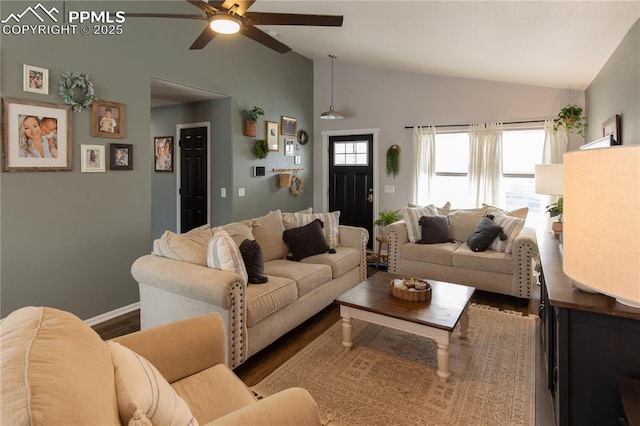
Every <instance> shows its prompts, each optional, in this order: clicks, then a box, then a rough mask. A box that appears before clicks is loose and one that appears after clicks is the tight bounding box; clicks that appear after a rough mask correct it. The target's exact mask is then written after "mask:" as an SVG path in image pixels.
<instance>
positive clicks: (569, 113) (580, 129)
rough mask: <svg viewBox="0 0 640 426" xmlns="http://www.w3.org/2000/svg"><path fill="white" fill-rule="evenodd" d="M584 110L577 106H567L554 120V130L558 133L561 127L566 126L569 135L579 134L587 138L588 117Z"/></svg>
mask: <svg viewBox="0 0 640 426" xmlns="http://www.w3.org/2000/svg"><path fill="white" fill-rule="evenodd" d="M583 112H584V110H583V109H582V108H581V107H579V106H577V105H567V106H566V107H564V108H562V109H561V110H560V112H559V113H558V117H557V118H554V119H553V130H554V131H556V132H557V131H558V129H559V128H560V126H564V127H565V128H566V129H567V132H569V133H577V134H578V135H580V136H582V137H583V138H584V137H585V132H586V131H587V117H586V116H585V115H584V114H583Z"/></svg>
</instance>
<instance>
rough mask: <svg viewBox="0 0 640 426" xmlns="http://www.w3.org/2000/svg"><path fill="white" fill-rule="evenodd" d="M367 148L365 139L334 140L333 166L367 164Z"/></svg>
mask: <svg viewBox="0 0 640 426" xmlns="http://www.w3.org/2000/svg"><path fill="white" fill-rule="evenodd" d="M368 149H369V144H368V143H367V141H355V142H354V141H352V142H334V144H333V164H334V165H335V166H368V165H369V153H368Z"/></svg>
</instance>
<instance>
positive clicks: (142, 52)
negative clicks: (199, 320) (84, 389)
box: [0, 1, 313, 318]
mask: <svg viewBox="0 0 640 426" xmlns="http://www.w3.org/2000/svg"><path fill="white" fill-rule="evenodd" d="M28 5H32V3H29V2H5V1H2V5H1V6H0V7H1V9H0V15H1V17H2V19H4V18H5V17H7V16H8V15H9V13H11V12H15V13H20V12H22V11H23V10H24V9H25V7H26V6H28ZM45 5H46V6H47V7H51V6H54V5H55V6H56V7H57V8H58V9H59V10H60V11H65V13H68V12H69V11H71V10H88V11H101V10H107V8H108V10H109V11H112V12H114V11H117V10H125V11H128V12H149V11H153V12H163V13H186V14H193V13H198V10H197V9H196V8H195V7H193V6H191V5H189V4H188V3H186V2H183V1H171V2H167V1H157V2H156V1H153V2H152V1H146V2H66V3H64V4H63V2H46V3H45ZM61 14H62V12H61ZM29 19H31V22H30V23H34V24H35V23H38V22H35V21H34V19H35V18H32V17H31V18H30V17H29V16H25V18H24V21H23V22H21V23H26V22H27V21H28V20H29ZM61 21H62V20H61ZM122 27H123V30H124V33H123V34H122V35H95V36H94V35H81V34H75V35H72V34H66V35H31V34H20V35H4V34H3V35H2V36H1V37H2V40H1V46H2V48H1V68H0V71H1V76H0V90H1V92H2V96H3V97H13V98H22V99H30V100H36V101H44V102H55V103H62V100H61V97H60V96H59V95H58V94H57V86H58V83H59V75H60V73H61V72H66V71H78V72H83V73H86V74H88V75H90V77H91V80H92V81H93V83H94V86H95V90H96V94H97V96H98V98H99V99H101V100H105V101H111V102H120V103H123V104H125V105H126V127H125V130H126V138H125V139H117V140H113V139H104V138H94V137H92V136H90V134H91V133H90V118H91V112H90V110H86V111H84V112H81V113H73V152H74V157H73V170H72V171H70V172H38V173H24V172H23V173H6V172H3V173H2V174H1V176H0V189H1V195H0V236H1V242H0V297H1V300H0V316H3V317H4V316H6V315H8V314H9V313H10V312H11V311H13V310H15V309H17V308H19V307H21V306H25V305H47V306H53V307H57V308H61V309H64V310H68V311H71V312H73V313H75V314H76V315H78V316H80V317H81V318H90V317H93V316H97V315H100V314H102V313H105V312H108V311H111V310H114V309H117V308H120V307H123V306H127V305H129V304H131V303H134V302H137V301H138V300H139V297H138V289H137V285H136V283H135V281H134V280H133V279H132V278H131V275H130V267H131V264H132V263H133V261H134V260H135V259H136V258H137V257H139V256H140V255H143V254H146V253H148V252H149V251H150V241H151V240H152V238H153V235H152V218H153V216H154V214H155V211H157V210H162V209H175V202H173V204H172V205H166V204H171V201H168V202H167V201H161V200H154V203H153V206H152V190H153V191H156V190H162V188H161V187H158V186H157V185H164V184H167V185H168V186H169V187H171V190H173V191H175V184H173V183H171V182H168V183H167V182H163V183H158V182H156V177H157V176H155V175H154V172H153V168H152V167H153V163H152V151H151V140H152V136H154V135H153V134H152V133H151V129H152V123H151V107H150V79H151V78H152V77H157V78H161V79H163V80H167V81H172V82H177V83H184V84H186V85H189V86H192V87H197V88H201V89H204V90H209V91H212V92H216V93H221V94H225V95H227V96H228V98H227V101H226V102H227V104H226V105H221V106H220V107H218V106H217V105H210V106H209V107H208V112H206V114H208V115H209V116H211V121H212V133H213V139H215V142H214V143H215V144H216V147H215V149H214V152H215V153H219V155H217V154H216V156H215V158H212V160H213V163H212V164H213V165H214V167H217V168H218V169H219V173H218V171H217V172H216V173H218V174H214V176H216V179H215V180H216V182H214V185H216V186H217V187H220V186H222V185H225V186H226V187H227V191H228V192H229V193H230V194H229V195H230V197H229V198H227V199H226V200H223V201H221V200H220V199H219V198H214V200H212V203H213V206H214V210H213V219H212V222H213V223H221V222H224V221H227V219H234V220H235V219H243V218H248V217H254V216H258V215H261V214H265V213H266V212H268V211H269V210H270V209H275V208H282V209H285V210H294V209H301V208H304V207H307V206H309V205H311V199H312V194H311V188H312V182H311V176H312V170H311V169H312V158H311V152H310V151H309V152H307V153H306V154H307V155H305V154H303V164H302V167H304V168H305V171H304V172H303V175H302V176H303V178H305V181H306V184H307V186H306V187H307V188H308V189H307V191H306V192H307V193H305V194H304V195H303V196H301V197H299V198H293V197H292V196H291V195H290V194H288V192H287V191H286V190H280V189H278V187H277V184H276V182H277V177H276V175H274V174H272V173H268V174H267V177H266V178H262V179H256V178H253V177H251V174H250V169H251V166H252V165H258V164H259V165H265V166H267V169H268V170H270V169H271V168H273V167H284V166H287V165H288V166H289V167H290V166H291V165H292V163H293V159H292V157H286V158H285V157H284V156H283V155H282V154H281V153H280V154H278V155H270V156H269V158H267V159H266V160H255V158H254V157H253V154H252V153H251V148H250V147H251V144H252V139H251V138H247V137H245V136H243V135H242V131H243V118H242V114H241V111H242V110H243V109H245V108H249V107H251V106H253V105H259V106H262V107H263V108H264V109H265V111H266V116H265V117H262V118H263V119H266V120H271V121H279V120H280V117H281V116H282V115H286V116H291V117H296V118H298V120H299V121H298V124H299V127H302V128H306V129H307V130H308V131H310V133H311V134H312V131H313V129H312V123H313V116H312V113H313V64H312V62H311V61H310V60H308V59H306V58H304V57H302V56H300V55H298V54H295V53H292V52H290V53H287V54H285V55H280V54H278V53H276V52H273V51H271V50H269V49H267V48H264V47H262V46H261V45H259V44H257V43H255V42H253V41H251V40H248V39H247V38H245V37H228V38H223V37H218V38H216V39H215V40H214V41H212V43H210V45H209V46H207V47H206V48H205V49H203V50H201V51H190V50H188V47H189V45H190V44H191V43H192V41H193V40H194V39H195V38H196V37H197V36H198V34H199V33H200V32H201V31H202V28H203V27H202V23H200V22H198V21H193V20H177V19H173V20H163V19H140V18H138V19H134V18H127V19H126V22H125V23H124V24H123V25H122ZM23 64H30V65H35V66H39V67H43V68H47V69H49V73H50V75H49V83H50V88H49V95H37V94H33V93H26V92H23V91H22V67H23ZM220 120H226V122H227V128H228V129H229V130H228V131H226V132H225V131H224V126H222V127H221V126H214V123H215V122H216V121H220ZM199 121H200V120H199ZM216 129H217V130H216ZM216 132H218V133H216ZM259 132H264V120H261V121H260V123H259ZM261 134H263V133H260V134H259V135H261ZM111 142H122V143H130V144H133V146H134V154H135V158H134V165H133V167H134V170H132V171H110V170H107V171H106V172H105V173H80V158H79V156H78V152H79V149H80V144H98V145H106V146H107V149H108V145H109V143H111ZM230 166H232V167H230ZM107 169H108V167H107ZM218 169H216V170H218ZM218 181H219V182H218ZM239 187H243V188H245V190H246V193H247V196H246V197H243V198H239V197H237V188H239ZM154 193H155V192H154ZM214 195H217V196H219V190H217V192H215V191H214ZM156 201H157V203H156ZM152 207H153V208H152ZM222 218H224V220H222ZM219 220H220V222H219Z"/></svg>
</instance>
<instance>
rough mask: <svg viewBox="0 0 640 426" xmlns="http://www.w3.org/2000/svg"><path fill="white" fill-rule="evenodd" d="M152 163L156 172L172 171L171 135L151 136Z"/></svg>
mask: <svg viewBox="0 0 640 426" xmlns="http://www.w3.org/2000/svg"><path fill="white" fill-rule="evenodd" d="M153 164H154V170H155V171H156V172H168V173H173V136H156V137H154V138H153Z"/></svg>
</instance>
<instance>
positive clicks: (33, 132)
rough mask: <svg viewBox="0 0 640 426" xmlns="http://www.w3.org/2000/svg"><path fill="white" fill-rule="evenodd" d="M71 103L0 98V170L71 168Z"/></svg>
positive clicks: (19, 170) (59, 169) (31, 170)
mask: <svg viewBox="0 0 640 426" xmlns="http://www.w3.org/2000/svg"><path fill="white" fill-rule="evenodd" d="M71 125H72V117H71V107H70V106H69V105H64V104H53V103H48V102H37V101H31V100H25V99H15V98H2V170H4V171H5V172H36V171H69V170H71V165H72V163H71V151H72V149H73V143H72V140H71V137H72V134H73V132H72V131H71Z"/></svg>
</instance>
